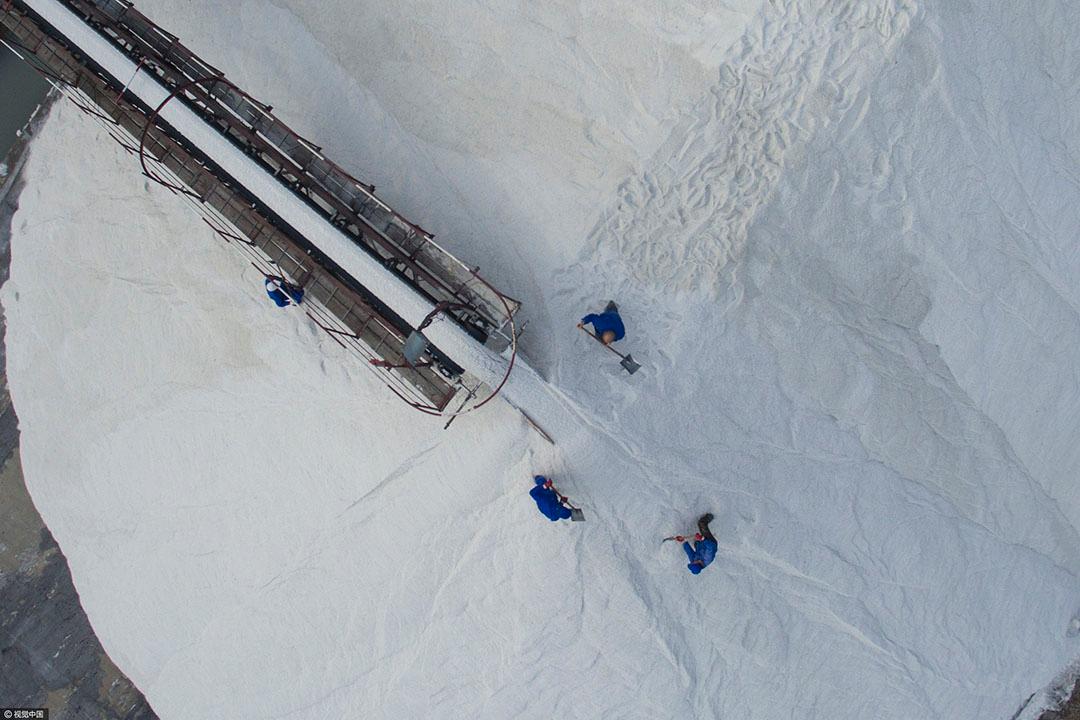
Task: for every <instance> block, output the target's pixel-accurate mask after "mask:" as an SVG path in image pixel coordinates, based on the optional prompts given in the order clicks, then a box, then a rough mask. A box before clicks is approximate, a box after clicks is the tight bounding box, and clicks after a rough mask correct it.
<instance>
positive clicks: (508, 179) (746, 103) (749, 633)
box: [4, 0, 1080, 720]
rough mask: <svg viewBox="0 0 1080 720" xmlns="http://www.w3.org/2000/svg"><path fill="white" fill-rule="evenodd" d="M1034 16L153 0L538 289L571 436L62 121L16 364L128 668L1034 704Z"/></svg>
mask: <svg viewBox="0 0 1080 720" xmlns="http://www.w3.org/2000/svg"><path fill="white" fill-rule="evenodd" d="M1014 5H1015V4H1014V3H1009V2H995V1H990V2H986V3H983V4H982V5H981V6H980V7H979V8H978V9H977V10H976V9H969V10H965V9H963V8H961V7H954V6H953V5H951V4H947V5H945V6H929V5H927V4H924V3H918V2H905V1H902V0H896V1H890V0H874V1H873V2H835V3H827V4H823V5H822V6H821V7H810V6H809V5H807V4H806V3H799V2H795V1H794V0H790V1H782V2H769V3H763V2H750V1H747V2H729V3H727V4H725V5H724V7H723V9H721V10H712V9H710V8H711V7H712V4H706V3H701V4H694V3H689V4H680V6H679V8H678V9H668V10H657V11H655V12H653V13H644V12H643V11H642V10H640V9H638V6H637V4H632V3H616V4H611V3H609V4H608V6H609V7H610V8H611V9H610V10H607V11H603V12H598V13H593V14H590V13H588V12H586V11H584V10H579V9H578V7H577V5H576V4H572V3H550V4H545V8H547V9H544V10H536V9H533V10H521V9H520V8H513V9H509V8H507V9H502V8H500V7H493V6H490V5H489V4H485V3H479V2H462V3H455V4H454V8H455V9H454V12H453V13H450V12H449V11H447V10H446V9H445V8H444V6H443V4H436V3H429V2H419V1H414V2H409V3H393V4H386V3H367V2H365V3H361V4H360V5H359V6H358V5H357V4H355V3H342V2H336V0H335V1H334V2H320V3H314V2H303V1H301V0H288V1H286V0H282V1H281V2H279V3H277V4H271V3H269V2H265V1H263V0H248V1H246V2H242V3H216V2H204V3H201V4H199V6H198V7H196V8H190V7H181V6H176V5H175V4H173V3H167V2H164V1H163V0H144V2H143V3H142V4H141V6H140V7H141V9H142V10H143V11H144V12H146V13H147V14H149V15H150V16H151V17H153V18H155V19H157V20H158V21H159V22H161V23H162V24H163V25H164V26H165V27H167V28H168V29H170V30H172V31H174V32H177V33H178V34H179V35H180V36H181V37H182V38H183V39H184V40H185V42H187V43H188V44H189V45H190V46H192V47H193V48H194V49H195V50H196V51H198V52H200V53H202V54H203V55H204V56H205V57H206V58H207V60H209V61H210V62H211V63H213V64H215V65H217V66H219V67H223V68H225V69H226V70H227V72H228V74H229V76H230V77H231V78H232V79H234V80H235V81H237V82H239V83H240V84H242V85H244V86H245V87H247V88H248V89H249V90H251V91H252V92H253V93H254V94H255V95H256V96H258V97H261V98H262V99H265V100H267V101H269V102H271V103H273V104H274V105H275V106H276V107H277V108H278V109H279V110H280V112H281V113H282V114H283V116H284V117H285V118H286V120H287V121H289V122H290V123H292V124H294V125H295V126H296V127H297V129H298V130H299V131H301V132H303V133H304V134H306V135H309V136H311V137H313V138H315V139H316V140H317V141H321V142H322V143H323V144H325V145H326V147H327V150H328V152H330V153H331V154H332V155H333V156H334V157H335V158H338V159H340V160H342V161H344V164H345V165H346V166H347V167H350V168H353V169H356V170H357V174H358V175H360V176H362V177H365V178H370V179H372V180H373V181H374V182H375V183H376V184H377V185H378V186H379V188H380V192H381V194H383V195H384V196H385V197H386V198H387V199H388V200H389V201H390V202H391V203H392V204H393V205H395V206H396V207H398V208H399V209H400V210H402V211H403V212H405V213H406V215H408V216H410V217H411V218H413V219H415V220H417V221H418V222H420V224H422V225H424V226H425V227H428V228H429V229H432V230H433V231H435V232H436V233H437V235H438V236H439V237H440V239H442V240H443V241H444V242H446V243H447V244H448V245H450V246H451V247H452V248H453V249H454V250H455V251H457V252H459V253H460V254H461V255H462V256H463V257H465V258H466V259H468V260H474V261H478V262H480V263H481V265H482V269H483V271H484V272H485V274H486V275H488V276H490V277H491V278H492V279H493V280H494V281H496V282H497V283H498V284H499V285H500V286H502V287H504V288H506V289H507V290H508V291H510V292H512V293H514V294H516V295H517V296H520V297H522V299H523V300H524V301H525V303H526V310H525V312H526V313H527V314H528V316H529V318H530V325H529V329H528V332H527V333H526V336H525V340H526V345H527V348H526V349H527V352H528V355H529V358H530V361H532V362H533V364H534V365H535V366H536V367H537V368H538V370H539V372H540V373H541V374H542V375H543V376H544V377H546V378H547V379H548V380H549V381H550V388H549V389H548V388H543V385H542V384H539V383H534V382H533V381H532V380H531V379H530V378H526V379H525V380H520V381H519V383H521V384H520V385H519V387H521V388H525V389H524V390H522V393H523V394H524V397H525V399H526V400H528V401H529V402H532V403H534V404H535V405H536V406H537V408H538V412H539V413H542V414H543V415H544V418H545V420H547V421H549V422H551V423H552V424H553V426H554V432H555V433H556V435H557V436H558V438H559V446H558V449H557V450H552V449H551V448H550V447H548V446H547V445H546V444H545V443H543V441H541V440H539V439H538V438H537V436H536V435H535V434H532V433H531V431H530V430H529V429H528V428H527V427H526V426H525V425H524V424H523V423H522V421H521V420H520V417H519V416H518V415H517V414H516V413H515V412H514V411H513V410H511V409H510V408H508V407H506V406H505V405H502V404H499V405H497V406H496V405H493V406H491V408H490V410H485V412H483V413H482V414H474V415H471V416H468V417H466V418H462V419H461V420H459V421H458V422H457V423H456V424H455V425H454V426H453V428H452V431H451V432H449V433H443V432H442V431H441V429H440V428H441V423H437V422H428V421H426V420H425V419H424V418H420V417H418V416H416V415H415V414H413V413H412V412H411V411H408V410H407V409H406V408H403V407H401V406H400V405H399V404H398V403H397V401H396V400H393V399H392V398H388V397H387V393H386V392H385V391H384V390H383V389H382V388H381V386H380V385H379V384H378V383H377V382H375V381H374V380H373V379H372V378H371V377H370V375H369V374H368V373H367V371H366V370H365V369H363V368H360V367H357V366H356V364H355V361H354V360H353V359H352V358H351V357H348V356H345V355H344V354H343V353H341V352H340V350H339V349H338V347H337V345H336V344H335V343H333V342H332V341H329V340H326V339H325V338H323V337H320V335H319V331H318V330H317V328H314V327H312V326H311V325H310V324H309V323H308V322H306V320H305V318H304V316H303V315H302V314H299V313H289V312H281V311H278V310H277V309H276V308H274V307H272V306H271V305H269V304H268V303H267V302H266V300H265V297H263V296H261V293H262V290H261V287H260V284H259V278H258V277H257V276H256V275H255V274H254V271H253V270H252V269H251V268H250V267H249V266H247V267H246V266H245V263H244V262H243V261H242V260H241V259H239V258H237V257H235V256H233V255H232V254H231V253H230V251H229V250H228V249H227V248H225V247H222V246H220V244H219V243H218V242H217V241H216V240H215V239H214V238H213V237H211V235H210V234H209V233H208V232H205V231H204V228H202V227H200V225H201V224H200V223H199V222H198V220H197V219H196V218H194V217H192V216H191V215H190V213H189V212H188V211H187V210H186V208H185V207H184V206H183V205H182V204H181V203H178V202H177V201H176V200H175V199H174V198H171V197H170V196H168V194H167V193H164V192H163V191H159V190H157V189H154V188H151V189H150V190H149V192H148V191H147V188H146V186H145V183H144V181H143V179H141V178H140V177H139V176H138V174H137V172H136V171H135V169H134V167H133V165H132V163H131V160H130V158H128V157H126V156H124V155H123V154H122V153H121V152H120V151H119V150H117V149H114V148H112V147H110V146H109V145H108V143H107V141H106V139H105V137H104V134H103V133H101V132H99V131H97V130H96V128H95V127H94V126H93V125H92V124H91V123H90V122H89V121H87V120H86V119H85V118H83V117H81V116H80V115H79V114H78V113H77V112H76V111H75V110H74V109H73V108H71V107H63V108H61V109H60V110H59V111H58V112H57V113H56V116H55V117H54V118H53V119H52V120H51V121H50V123H49V126H48V129H47V130H46V131H45V132H44V133H43V134H42V136H41V137H40V138H39V140H38V141H37V142H36V144H35V148H34V152H33V155H32V158H31V161H30V163H29V166H28V173H29V179H30V184H29V187H28V188H27V189H26V191H24V194H23V198H22V208H21V210H20V212H19V214H18V215H17V216H16V219H15V227H14V240H13V262H12V281H11V282H10V284H9V285H8V286H6V289H5V291H4V305H5V311H6V313H7V317H8V322H9V337H8V347H9V366H10V367H9V376H10V378H11V384H12V394H13V397H14V400H15V403H16V405H17V408H18V411H19V415H20V418H21V420H22V432H23V435H22V438H23V439H22V442H23V462H24V466H25V471H26V476H27V480H28V483H29V484H30V486H31V490H32V492H33V495H34V499H35V502H36V503H37V504H38V506H39V508H40V510H41V511H42V514H43V516H44V517H45V518H46V520H47V521H48V522H49V524H50V527H51V528H52V530H53V532H54V535H55V536H56V538H57V540H58V541H59V542H60V544H61V546H62V547H63V548H64V550H65V553H66V554H67V555H68V558H69V561H70V564H71V568H72V572H73V575H74V578H75V582H76V585H77V587H78V588H79V591H80V594H81V595H82V598H83V601H84V604H85V606H86V609H87V612H88V615H89V617H90V619H91V621H92V622H93V624H94V626H95V628H96V629H97V631H98V633H99V635H100V636H101V639H102V641H103V644H104V645H105V647H106V649H107V650H108V651H109V652H110V654H111V655H112V656H113V658H114V659H115V660H116V661H117V663H118V665H120V666H121V667H122V668H123V669H124V670H125V671H126V672H127V673H128V674H129V675H130V676H131V677H132V679H133V680H134V681H135V682H136V683H137V684H138V685H139V687H140V688H141V689H143V690H144V692H145V693H146V695H147V697H148V699H149V700H150V702H151V704H152V705H153V706H154V707H155V709H156V710H157V711H158V712H159V713H160V714H161V716H162V717H166V718H174V717H175V718H200V719H201V718H206V717H212V716H213V715H214V714H221V713H229V714H232V715H239V716H244V717H266V718H269V717H293V718H308V717H310V718H315V717H327V716H329V717H418V716H421V715H428V716H435V717H485V718H486V717H490V718H504V717H516V716H522V717H537V718H546V717H552V716H569V717H583V718H595V717H612V718H616V717H618V718H628V717H641V718H654V717H680V718H681V717H701V718H711V717H742V718H774V717H789V716H794V717H806V718H866V717H875V718H885V719H891V718H896V719H900V718H905V719H906V718H949V719H950V720H953V719H955V718H972V719H976V718H978V719H980V720H981V719H982V718H993V717H1000V718H1008V717H1011V716H1012V715H1013V713H1015V712H1016V710H1017V707H1018V706H1019V705H1020V703H1022V702H1023V701H1024V699H1025V698H1027V697H1028V696H1029V695H1030V694H1031V693H1032V692H1035V691H1036V690H1038V689H1039V688H1042V687H1043V686H1045V685H1046V684H1047V683H1049V682H1051V681H1052V680H1053V678H1054V677H1055V675H1056V674H1057V673H1058V672H1059V671H1060V670H1061V669H1062V668H1064V667H1065V666H1066V665H1067V664H1068V663H1069V661H1070V660H1072V659H1073V658H1074V657H1076V656H1077V654H1078V646H1077V640H1076V639H1075V638H1072V637H1068V636H1067V631H1068V628H1069V627H1070V623H1071V621H1072V620H1073V617H1074V614H1075V613H1076V611H1077V608H1078V607H1080V592H1078V591H1080V583H1078V582H1077V572H1078V571H1080V550H1078V547H1080V545H1078V543H1077V539H1078V538H1077V530H1076V526H1077V522H1078V520H1080V495H1078V492H1080V491H1077V489H1076V487H1075V482H1074V479H1075V478H1076V477H1077V473H1078V470H1080V454H1078V452H1080V451H1078V450H1077V446H1078V444H1077V443H1076V428H1077V420H1078V418H1080V391H1078V388H1080V373H1078V369H1077V368H1078V365H1077V360H1076V357H1077V350H1078V349H1080V322H1078V313H1077V309H1078V308H1080V291H1078V290H1077V288H1078V287H1080V283H1078V281H1080V253H1078V252H1077V251H1076V247H1077V246H1076V243H1075V228H1076V227H1077V226H1078V221H1080V202H1078V201H1080V183H1078V182H1077V179H1078V178H1077V173H1076V167H1077V162H1076V161H1077V159H1078V157H1077V154H1078V152H1080V151H1078V150H1077V148H1080V125H1078V124H1077V122H1076V120H1075V118H1077V117H1080V113H1078V111H1080V107H1077V105H1078V104H1080V93H1078V92H1077V90H1078V89H1080V87H1078V86H1080V80H1078V78H1080V67H1078V65H1080V41H1078V40H1077V39H1076V38H1075V37H1074V34H1073V33H1070V32H1069V28H1072V27H1077V23H1078V21H1080V8H1076V7H1073V6H1071V5H1070V4H1068V3H1065V2H1050V3H1044V4H1040V5H1039V6H1038V8H1035V9H1032V8H1030V7H1028V8H1024V9H1023V12H1021V10H1019V9H1017V8H1015V7H1014ZM241 21H242V23H241ZM237 27H240V28H242V30H241V31H238V30H237V29H236V28H237ZM282 37H285V38H288V40H289V41H288V42H282V41H281V38H282ZM88 178H92V179H93V180H92V181H87V179H88ZM76 188H77V192H76V191H73V189H76ZM609 298H616V299H618V300H619V302H620V305H621V306H622V307H623V311H624V316H625V318H626V319H627V322H628V325H629V330H630V335H629V337H628V339H627V341H625V342H624V343H623V344H625V345H626V346H627V347H626V349H629V350H632V351H633V352H634V356H635V357H636V358H638V359H639V360H641V361H642V362H643V363H644V364H645V368H644V369H643V370H642V371H641V372H639V373H638V374H637V375H635V376H634V377H633V378H628V377H627V376H626V375H625V374H624V373H622V371H621V370H620V369H619V368H618V366H617V364H615V363H613V362H610V361H609V360H608V358H605V357H602V356H601V355H600V353H599V352H598V351H597V349H596V348H595V347H594V346H591V345H589V344H588V343H586V342H585V341H584V340H583V338H582V337H581V336H580V334H578V333H577V331H576V330H575V329H574V327H573V324H574V321H575V320H576V319H577V318H578V317H580V316H581V315H582V314H584V312H586V311H587V310H590V309H596V307H598V306H599V305H602V304H603V302H604V301H606V300H607V299H609ZM536 388H542V389H540V390H536ZM534 471H549V472H551V473H552V474H553V475H555V476H556V477H557V478H560V479H561V480H562V482H561V483H560V484H561V487H562V489H563V490H564V491H566V492H568V493H569V494H570V495H571V496H572V497H574V498H575V499H576V500H578V501H579V502H580V503H582V504H584V505H585V506H586V508H587V509H588V512H589V522H587V523H585V524H584V525H580V524H579V525H574V526H572V527H569V526H552V525H550V524H548V523H546V522H544V521H541V520H540V519H539V517H538V516H537V515H536V513H535V509H534V508H533V507H531V506H530V501H529V499H528V497H527V495H526V494H525V493H526V492H527V490H528V478H529V476H531V474H532V473H533V472H534ZM707 509H711V510H712V511H713V512H715V513H716V516H717V519H716V521H715V522H714V523H713V528H714V531H715V532H716V534H717V537H718V538H719V540H720V548H721V552H720V555H719V557H718V560H717V561H716V563H715V564H714V565H713V566H712V567H710V568H709V569H708V570H707V571H706V572H705V573H703V574H702V575H700V576H698V577H692V576H690V574H689V573H687V572H686V570H685V568H684V567H683V565H682V563H681V556H680V555H679V554H678V551H677V550H676V549H674V548H671V547H670V546H668V547H665V548H661V547H659V546H658V540H659V538H660V537H662V536H663V535H667V534H670V533H671V532H673V531H685V530H688V529H690V527H691V526H692V523H693V519H694V517H696V514H697V513H698V512H703V511H705V510H707Z"/></svg>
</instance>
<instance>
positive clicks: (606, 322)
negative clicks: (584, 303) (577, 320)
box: [581, 310, 626, 340]
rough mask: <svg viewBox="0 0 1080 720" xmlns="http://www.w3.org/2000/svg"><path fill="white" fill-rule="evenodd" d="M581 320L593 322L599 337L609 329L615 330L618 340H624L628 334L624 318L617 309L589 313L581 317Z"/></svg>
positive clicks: (585, 322) (587, 322)
mask: <svg viewBox="0 0 1080 720" xmlns="http://www.w3.org/2000/svg"><path fill="white" fill-rule="evenodd" d="M581 322H582V323H584V324H586V325H588V324H589V323H592V326H593V328H594V329H595V330H596V336H597V337H601V336H603V334H604V333H605V332H607V331H608V330H613V331H614V332H615V339H616V340H622V339H623V337H624V336H625V335H626V328H624V327H623V324H622V318H621V317H619V313H618V311H617V310H609V311H607V312H603V313H600V314H599V315H595V314H593V313H589V314H588V315H586V316H585V317H583V318H581Z"/></svg>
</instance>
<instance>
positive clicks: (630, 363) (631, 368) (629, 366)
mask: <svg viewBox="0 0 1080 720" xmlns="http://www.w3.org/2000/svg"><path fill="white" fill-rule="evenodd" d="M619 364H620V365H622V366H623V369H624V370H626V372H628V373H630V374H631V375H633V374H634V373H636V372H637V371H638V370H640V369H641V365H639V364H638V363H637V362H635V361H634V358H632V357H631V356H629V355H627V356H626V357H624V358H623V359H622V362H621V363H619Z"/></svg>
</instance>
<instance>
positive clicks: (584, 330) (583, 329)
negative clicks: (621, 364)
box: [578, 325, 626, 360]
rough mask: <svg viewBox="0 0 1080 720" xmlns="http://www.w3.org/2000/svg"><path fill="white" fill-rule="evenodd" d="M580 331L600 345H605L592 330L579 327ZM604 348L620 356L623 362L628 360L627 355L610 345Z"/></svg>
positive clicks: (582, 326)
mask: <svg viewBox="0 0 1080 720" xmlns="http://www.w3.org/2000/svg"><path fill="white" fill-rule="evenodd" d="M578 329H579V330H581V332H583V333H585V334H586V335H588V336H589V337H591V338H592V339H593V340H595V341H596V342H598V343H600V344H601V345H604V341H603V340H601V339H600V338H598V337H596V333H594V332H592V331H590V330H587V329H586V328H585V326H584V325H578ZM604 347H606V348H607V349H608V350H610V351H611V352H613V353H615V354H616V355H618V356H619V357H621V358H622V359H623V360H625V359H626V356H625V355H623V354H622V353H621V352H619V351H618V350H616V349H615V348H613V347H611V346H610V345H604Z"/></svg>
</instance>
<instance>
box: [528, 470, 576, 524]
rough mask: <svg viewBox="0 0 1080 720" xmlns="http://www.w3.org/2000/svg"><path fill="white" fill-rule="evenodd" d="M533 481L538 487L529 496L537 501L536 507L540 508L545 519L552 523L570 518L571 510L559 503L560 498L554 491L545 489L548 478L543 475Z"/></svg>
mask: <svg viewBox="0 0 1080 720" xmlns="http://www.w3.org/2000/svg"><path fill="white" fill-rule="evenodd" d="M533 481H534V482H535V483H536V486H535V487H533V489H532V490H530V491H529V495H531V496H532V499H533V500H535V501H536V507H538V508H540V512H541V513H543V514H544V517H546V518H547V519H548V520H551V521H555V520H566V519H567V518H569V517H570V509H569V508H568V507H566V506H565V505H563V504H562V503H561V502H559V496H558V495H556V494H555V491H554V490H552V489H551V488H546V487H544V483H546V482H547V478H546V477H544V476H543V475H537V476H536V477H535V478H533Z"/></svg>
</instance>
